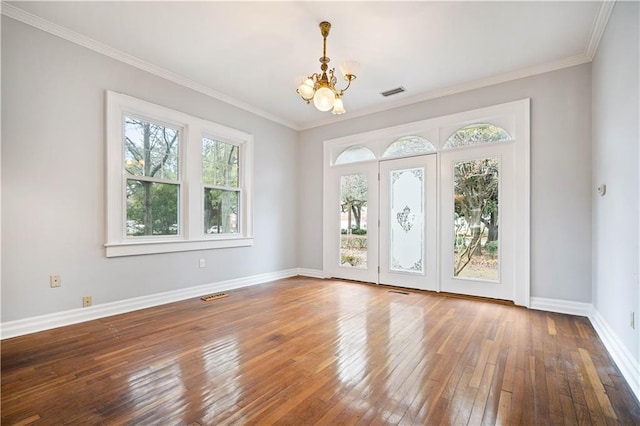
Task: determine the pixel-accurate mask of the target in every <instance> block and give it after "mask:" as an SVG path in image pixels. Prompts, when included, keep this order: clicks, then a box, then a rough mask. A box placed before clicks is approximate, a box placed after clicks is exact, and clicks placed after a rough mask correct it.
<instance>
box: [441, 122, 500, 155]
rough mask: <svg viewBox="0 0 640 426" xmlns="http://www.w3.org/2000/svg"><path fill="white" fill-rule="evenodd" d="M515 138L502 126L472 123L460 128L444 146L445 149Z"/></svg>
mask: <svg viewBox="0 0 640 426" xmlns="http://www.w3.org/2000/svg"><path fill="white" fill-rule="evenodd" d="M512 139H513V138H512V137H511V135H510V134H509V133H507V131H506V130H504V129H503V128H502V127H498V126H494V125H493V124H486V123H482V124H472V125H470V126H466V127H463V128H462V129H458V130H456V131H455V133H454V134H452V135H451V136H450V137H449V139H447V141H446V142H445V144H444V145H443V146H442V148H443V149H450V148H459V147H462V146H472V145H479V144H485V143H495V142H505V141H510V140H512Z"/></svg>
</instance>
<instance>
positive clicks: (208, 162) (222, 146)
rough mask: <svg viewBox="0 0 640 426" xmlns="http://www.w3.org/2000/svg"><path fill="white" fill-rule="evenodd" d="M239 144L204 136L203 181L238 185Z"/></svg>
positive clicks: (235, 186) (213, 183)
mask: <svg viewBox="0 0 640 426" xmlns="http://www.w3.org/2000/svg"><path fill="white" fill-rule="evenodd" d="M238 169H239V167H238V146H237V145H233V144H230V143H225V142H220V141H216V140H213V139H209V138H202V182H204V183H208V184H211V185H218V186H228V187H232V188H237V187H238Z"/></svg>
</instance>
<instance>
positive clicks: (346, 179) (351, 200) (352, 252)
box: [340, 173, 368, 269]
mask: <svg viewBox="0 0 640 426" xmlns="http://www.w3.org/2000/svg"><path fill="white" fill-rule="evenodd" d="M367 198H368V194H367V176H366V175H365V174H364V173H358V174H354V175H346V176H341V177H340V215H341V216H340V223H341V225H340V228H341V229H340V265H341V266H347V267H354V268H363V269H366V268H367Z"/></svg>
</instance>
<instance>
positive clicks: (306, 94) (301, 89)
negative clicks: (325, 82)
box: [298, 79, 313, 100]
mask: <svg viewBox="0 0 640 426" xmlns="http://www.w3.org/2000/svg"><path fill="white" fill-rule="evenodd" d="M309 82H311V84H309ZM298 93H299V94H300V96H302V99H304V100H309V99H311V98H313V81H312V80H311V79H307V81H305V82H304V83H302V84H301V85H299V86H298Z"/></svg>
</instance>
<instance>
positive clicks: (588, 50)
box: [1, 0, 615, 131]
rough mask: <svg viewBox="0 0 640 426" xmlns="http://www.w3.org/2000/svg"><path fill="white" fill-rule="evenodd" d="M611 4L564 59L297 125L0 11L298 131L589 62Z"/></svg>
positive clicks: (46, 24) (43, 23) (14, 11)
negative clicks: (578, 48)
mask: <svg viewBox="0 0 640 426" xmlns="http://www.w3.org/2000/svg"><path fill="white" fill-rule="evenodd" d="M614 5H615V0H605V1H603V2H602V3H601V5H600V10H599V11H598V14H597V16H596V18H595V20H594V24H593V28H592V29H591V36H590V37H589V41H588V42H587V46H586V47H585V51H584V53H582V54H579V55H575V56H571V57H568V58H563V59H560V60H558V61H554V62H550V63H546V64H542V65H536V66H532V67H527V68H523V69H520V70H516V71H512V72H508V73H504V74H499V75H494V76H490V77H486V78H482V79H478V80H473V81H470V82H466V83H462V84H456V85H453V86H449V87H446V88H443V89H437V90H432V91H428V92H424V93H421V94H418V95H415V96H409V97H402V98H400V99H397V100H395V101H387V102H382V103H379V104H377V105H373V106H371V107H367V108H363V109H359V110H356V111H352V112H350V113H349V114H348V115H341V116H339V117H336V116H332V117H327V118H325V119H322V120H319V121H313V122H307V123H302V124H297V123H294V122H292V121H289V120H286V119H284V118H281V117H278V116H275V115H273V114H271V113H269V112H266V111H263V110H261V109H259V108H256V107H254V106H252V105H249V104H247V103H245V102H242V101H240V100H238V99H236V98H233V97H231V96H229V95H226V94H224V93H220V92H218V91H216V90H213V89H212V88H210V87H208V86H205V85H203V84H201V83H198V82H196V81H193V80H190V79H188V78H186V77H183V76H181V75H178V74H175V73H173V72H171V71H168V70H166V69H164V68H161V67H158V66H156V65H153V64H150V63H148V62H146V61H143V60H141V59H139V58H137V57H135V56H132V55H129V54H127V53H124V52H122V51H120V50H118V49H114V48H112V47H110V46H107V45H105V44H103V43H100V42H98V41H96V40H93V39H91V38H89V37H86V36H84V35H82V34H79V33H76V32H75V31H71V30H69V29H68V28H65V27H62V26H60V25H57V24H54V23H53V22H50V21H47V20H46V19H43V18H40V17H39V16H36V15H34V14H32V13H29V12H26V11H25V10H23V9H20V8H18V7H16V6H13V5H11V4H8V3H4V2H2V5H1V8H2V12H1V13H2V14H3V15H5V16H8V17H10V18H12V19H15V20H17V21H20V22H22V23H24V24H27V25H31V26H33V27H35V28H38V29H40V30H42V31H45V32H48V33H50V34H52V35H55V36H57V37H60V38H62V39H65V40H68V41H70V42H72V43H75V44H78V45H80V46H83V47H86V48H87V49H90V50H93V51H95V52H98V53H101V54H103V55H106V56H108V57H110V58H113V59H115V60H118V61H120V62H123V63H125V64H128V65H131V66H133V67H136V68H138V69H141V70H143V71H146V72H149V73H151V74H153V75H156V76H159V77H161V78H164V79H166V80H169V81H171V82H173V83H176V84H179V85H181V86H184V87H187V88H189V89H192V90H195V91H197V92H199V93H202V94H204V95H206V96H209V97H211V98H213V99H216V100H219V101H222V102H225V103H227V104H229V105H232V106H234V107H237V108H239V109H242V110H244V111H247V112H250V113H252V114H255V115H257V116H260V117H262V118H265V119H267V120H270V121H273V122H275V123H278V124H281V125H283V126H286V127H288V128H290V129H292V130H296V131H302V130H308V129H312V128H315V127H320V126H325V125H329V124H335V123H337V122H340V121H345V120H351V119H354V118H358V117H363V116H366V115H370V114H375V113H379V112H383V111H387V110H390V109H394V108H399V107H403V106H407V105H411V104H415V103H419V102H424V101H427V100H430V99H436V98H441V97H444V96H450V95H455V94H458V93H462V92H467V91H470V90H475V89H480V88H483V87H487V86H492V85H495V84H500V83H505V82H509V81H513V80H517V79H521V78H526V77H531V76H534V75H537V74H543V73H546V72H551V71H556V70H560V69H563V68H568V67H572V66H576V65H580V64H584V63H587V62H591V61H592V60H593V58H594V56H595V54H596V52H597V49H598V45H599V43H600V40H601V38H602V35H603V34H604V31H605V29H606V26H607V22H608V21H609V17H610V16H611V11H612V10H613V7H614Z"/></svg>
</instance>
